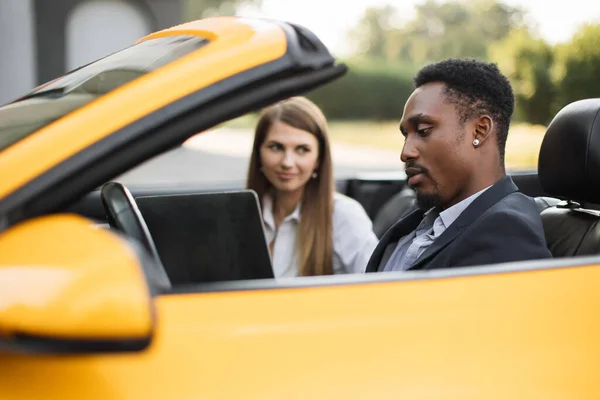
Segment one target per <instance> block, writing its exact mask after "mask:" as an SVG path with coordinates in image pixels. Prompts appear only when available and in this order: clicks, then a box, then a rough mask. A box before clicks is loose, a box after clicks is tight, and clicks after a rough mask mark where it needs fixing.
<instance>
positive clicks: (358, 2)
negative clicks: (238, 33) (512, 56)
mask: <svg viewBox="0 0 600 400" xmlns="http://www.w3.org/2000/svg"><path fill="white" fill-rule="evenodd" d="M422 1H423V0H263V5H262V7H261V9H260V10H256V9H253V8H250V7H245V8H243V9H242V10H241V11H240V12H239V13H238V14H240V15H245V16H256V17H264V18H277V19H281V20H287V21H289V22H295V23H298V24H300V25H304V26H305V27H307V28H309V29H310V30H312V31H313V32H314V33H315V34H316V35H317V36H318V37H319V38H320V39H321V40H322V41H323V43H325V45H326V46H327V47H329V48H330V49H331V51H332V52H333V53H335V54H337V55H345V54H348V52H349V51H350V48H349V44H348V39H347V36H346V33H347V32H348V30H350V29H351V28H352V27H353V26H355V24H356V23H357V22H358V20H359V19H360V17H361V15H362V14H363V12H364V10H365V9H366V8H367V7H373V6H382V5H385V4H390V5H393V6H395V7H396V8H397V9H398V10H400V11H401V14H402V15H403V16H404V17H405V18H407V19H409V18H410V17H411V15H412V14H413V13H414V11H413V10H414V5H415V4H418V3H421V2H422ZM504 3H507V4H510V5H518V6H521V7H523V8H525V9H526V10H527V11H528V12H529V15H530V18H532V19H533V20H534V21H535V22H536V23H537V24H538V28H539V32H540V34H541V36H542V37H543V38H544V39H546V40H548V41H549V42H550V43H559V42H563V41H566V40H568V39H569V38H570V37H571V35H572V34H573V32H574V31H575V30H576V29H577V27H578V26H580V25H581V24H582V23H584V22H598V23H600V1H595V2H594V1H592V0H569V1H568V2H566V1H557V0H504ZM566 4H568V6H566Z"/></svg>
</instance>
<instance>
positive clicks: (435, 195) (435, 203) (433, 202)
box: [415, 174, 444, 211]
mask: <svg viewBox="0 0 600 400" xmlns="http://www.w3.org/2000/svg"><path fill="white" fill-rule="evenodd" d="M427 176H428V177H429V179H431V182H432V183H433V185H432V186H433V192H431V193H419V190H418V189H415V192H416V194H417V206H418V207H419V208H420V209H421V210H425V211H427V210H429V209H431V208H433V207H437V208H440V207H441V206H442V204H443V202H444V200H443V198H442V194H441V192H440V188H439V185H438V183H437V181H436V180H435V179H433V178H432V177H431V176H430V175H429V174H428V175H427Z"/></svg>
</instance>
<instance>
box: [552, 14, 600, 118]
mask: <svg viewBox="0 0 600 400" xmlns="http://www.w3.org/2000/svg"><path fill="white" fill-rule="evenodd" d="M555 54H556V61H555V63H554V65H553V66H552V77H553V80H554V83H555V85H556V88H557V98H556V101H555V102H554V111H555V112H556V111H558V110H559V109H560V108H562V107H564V106H565V105H567V104H568V103H571V102H573V101H577V100H581V99H585V98H590V97H600V79H598V74H599V71H600V25H584V26H582V27H581V28H580V29H579V30H578V31H577V32H576V33H575V34H574V35H573V38H572V39H571V40H570V41H569V42H568V43H564V44H562V45H558V46H557V47H556V52H555Z"/></svg>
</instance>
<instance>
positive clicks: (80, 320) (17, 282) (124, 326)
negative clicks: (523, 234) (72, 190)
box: [0, 215, 154, 353]
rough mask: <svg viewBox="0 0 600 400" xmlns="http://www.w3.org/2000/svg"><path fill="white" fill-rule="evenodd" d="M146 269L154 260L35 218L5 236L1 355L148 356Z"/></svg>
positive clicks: (120, 241)
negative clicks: (145, 351) (123, 353)
mask: <svg viewBox="0 0 600 400" xmlns="http://www.w3.org/2000/svg"><path fill="white" fill-rule="evenodd" d="M139 249H141V246H139ZM146 257H147V258H146ZM145 262H152V260H151V259H150V258H149V257H148V256H147V255H145V253H143V252H142V251H141V250H138V249H137V247H136V245H135V244H133V243H129V242H127V241H126V240H125V239H124V238H122V237H120V236H118V235H117V234H115V233H113V232H111V231H109V230H106V229H102V228H98V227H96V226H94V225H93V223H92V222H91V221H89V220H86V219H84V218H82V217H79V216H75V215H53V216H46V217H40V218H36V219H32V220H29V221H26V222H24V223H22V224H20V225H17V226H14V227H11V228H10V229H8V230H6V231H4V232H2V233H1V234H0V350H3V351H4V350H8V351H17V352H23V351H24V352H28V353H31V352H33V353H96V352H113V351H114V352H120V351H139V350H143V349H145V348H146V347H147V346H148V345H149V344H150V342H151V338H152V334H153V330H154V310H153V302H152V298H151V291H150V287H149V283H148V280H147V278H146V274H145V273H144V270H143V265H142V264H143V263H145Z"/></svg>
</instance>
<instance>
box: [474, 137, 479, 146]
mask: <svg viewBox="0 0 600 400" xmlns="http://www.w3.org/2000/svg"><path fill="white" fill-rule="evenodd" d="M473 146H475V147H477V146H479V139H475V140H473Z"/></svg>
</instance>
